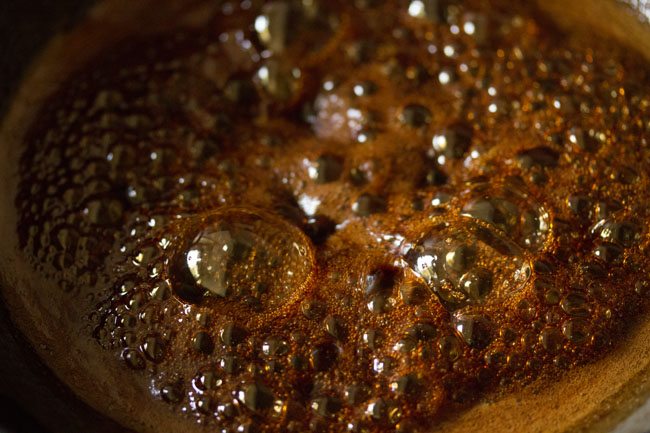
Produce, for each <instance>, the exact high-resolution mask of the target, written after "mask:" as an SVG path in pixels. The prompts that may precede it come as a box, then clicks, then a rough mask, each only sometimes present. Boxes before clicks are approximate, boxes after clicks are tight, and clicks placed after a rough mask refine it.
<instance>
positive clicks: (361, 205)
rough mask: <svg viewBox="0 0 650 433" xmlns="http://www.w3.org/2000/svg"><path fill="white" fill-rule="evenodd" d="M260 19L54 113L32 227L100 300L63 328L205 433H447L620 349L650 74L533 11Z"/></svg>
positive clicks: (34, 244) (111, 72)
mask: <svg viewBox="0 0 650 433" xmlns="http://www.w3.org/2000/svg"><path fill="white" fill-rule="evenodd" d="M262 3H263V4H260V3H259V2H250V1H242V2H226V3H224V4H223V5H222V6H223V7H217V8H216V9H215V12H214V15H213V16H212V17H211V18H210V19H209V20H208V21H209V22H208V23H207V24H206V25H205V27H204V28H199V29H194V30H189V29H187V30H183V29H179V30H174V31H171V30H170V31H168V32H167V33H164V34H161V35H158V36H148V37H146V38H142V40H140V39H138V40H135V39H134V40H132V41H131V40H129V41H127V42H128V43H123V44H122V45H117V46H115V47H113V48H111V49H109V50H108V51H106V52H105V53H104V54H102V55H101V56H99V57H98V58H97V59H96V61H94V62H90V64H89V65H88V66H87V67H86V68H85V69H83V70H80V71H78V72H77V73H75V75H73V76H72V77H71V78H70V80H69V81H67V82H65V83H64V84H62V87H61V89H60V90H59V91H58V93H57V94H56V95H54V97H53V98H52V99H51V100H50V101H49V102H48V103H47V104H45V105H44V106H43V107H42V109H41V111H40V112H39V114H38V121H37V122H35V123H34V125H33V127H32V129H31V131H30V134H29V137H28V140H27V150H26V152H25V153H24V155H23V157H22V160H21V164H20V173H21V184H20V191H19V194H18V196H17V199H16V207H17V209H18V212H19V216H20V222H19V226H18V232H19V234H20V239H21V242H22V248H23V250H24V251H25V253H26V254H27V256H28V257H29V259H30V260H31V263H32V265H33V266H34V268H35V270H36V271H37V272H39V273H41V274H42V275H44V276H46V277H48V278H51V279H52V281H55V282H56V283H57V285H58V286H59V287H60V289H61V291H62V292H63V293H65V294H66V296H67V298H66V299H69V304H76V303H80V304H82V303H85V304H88V305H89V306H88V308H87V310H88V311H87V314H84V315H83V316H79V315H77V316H75V315H73V314H67V315H64V317H66V319H64V320H62V323H58V324H53V326H61V327H68V328H66V329H74V330H79V329H91V330H92V331H91V332H89V333H88V334H92V335H87V336H85V337H88V338H91V339H92V341H93V343H94V345H95V346H96V350H97V351H98V357H100V356H104V355H105V354H107V353H108V354H110V355H111V356H114V359H115V360H116V362H117V363H119V365H121V366H122V367H123V368H124V378H125V379H124V380H128V381H133V382H137V383H144V384H146V389H150V390H151V396H150V397H149V396H141V397H142V399H146V398H151V399H152V400H156V401H158V403H155V404H153V403H152V404H151V405H150V406H151V408H152V409H151V410H152V411H155V410H158V409H157V408H158V407H159V406H162V407H163V408H164V410H167V406H169V407H171V408H172V409H173V410H174V411H175V412H174V413H177V414H178V416H179V417H184V418H183V419H186V420H187V422H188V423H191V424H194V427H195V428H196V429H197V430H199V431H200V430H201V429H204V430H206V431H207V430H211V431H212V430H214V431H238V432H246V431H261V432H265V431H266V432H272V431H287V432H305V431H315V432H342V431H349V432H365V431H367V432H389V431H398V432H424V431H429V430H431V428H432V426H433V425H434V424H436V423H437V422H438V421H439V420H440V419H441V417H442V416H443V414H446V413H449V412H450V411H453V410H456V409H458V408H462V407H467V406H469V405H471V404H472V403H473V402H475V401H476V400H477V399H479V398H480V397H481V396H482V395H483V393H484V392H487V391H490V390H495V389H500V387H503V391H504V392H507V390H509V389H512V387H511V385H513V384H514V385H524V384H525V383H527V382H528V381H530V380H532V379H535V378H537V377H545V376H548V375H549V374H551V375H557V374H559V372H560V371H562V370H563V369H567V368H575V367H576V366H578V365H579V364H581V363H583V362H586V361H589V360H591V359H593V358H595V357H596V356H601V355H602V354H603V353H606V349H607V348H608V347H609V346H610V345H611V344H612V341H613V340H616V338H617V336H618V335H620V332H622V330H624V329H625V327H626V326H629V323H632V322H633V321H632V320H631V318H632V317H634V316H635V314H638V312H639V311H641V308H642V306H643V304H644V299H645V298H646V297H647V294H648V284H649V283H648V282H647V281H646V279H645V277H644V270H645V269H647V267H648V258H647V247H648V240H647V230H646V229H645V227H644V221H646V220H647V219H648V218H649V217H650V215H649V212H648V208H647V205H646V203H647V202H648V200H650V197H648V191H650V189H649V188H648V184H649V182H650V179H648V175H647V167H646V165H647V161H648V160H649V159H650V151H649V150H648V145H647V143H648V138H649V135H648V134H649V132H650V123H648V121H647V118H648V116H649V115H650V94H649V93H648V91H647V90H646V89H645V87H647V86H645V87H644V86H643V83H648V76H647V72H646V71H647V70H648V69H647V65H645V64H643V63H641V61H640V60H638V59H634V58H630V56H629V55H628V54H626V53H623V52H621V51H620V50H619V49H616V48H611V47H609V46H608V45H607V44H606V43H600V42H598V41H587V42H588V43H587V42H584V41H583V42H584V43H578V42H576V41H573V40H572V39H571V38H567V37H566V36H565V35H563V34H562V32H560V31H559V30H557V29H555V28H553V27H551V25H550V24H548V23H546V22H541V21H539V20H538V18H537V15H536V14H537V12H536V11H535V10H533V9H532V7H531V6H530V5H525V4H519V3H516V4H512V2H505V1H496V2H491V4H490V5H486V4H485V2H482V1H474V0H471V1H466V2H456V1H447V0H435V1H433V0H423V1H419V0H413V1H406V2H399V4H397V3H396V2H383V1H369V0H362V1H355V2H343V1H327V2H325V1H319V0H310V1H283V0H278V1H272V2H262ZM226 5H227V7H226ZM495 5H496V6H495ZM497 6H498V7H497ZM497 9H498V11H499V12H498V13H496V12H495V11H496V10H497ZM215 29H216V30H215ZM57 299H59V298H57ZM85 304H84V305H85ZM67 305H68V304H66V305H62V306H61V308H62V309H66V307H67ZM66 311H67V310H66ZM70 311H72V310H70ZM74 311H77V310H74ZM68 317H71V319H70V318H68ZM70 320H72V323H68V322H66V321H70ZM76 336H77V333H71V341H70V342H69V344H70V345H71V347H73V348H74V347H75V345H77V344H80V342H79V341H77V339H76V338H77V337H76ZM80 338H81V337H80ZM102 359H104V358H102ZM144 388H145V387H143V389H144ZM148 407H149V406H148ZM188 425H189V424H188Z"/></svg>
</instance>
